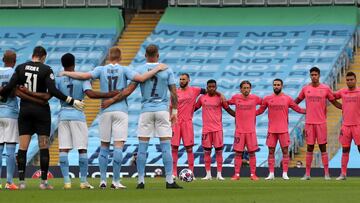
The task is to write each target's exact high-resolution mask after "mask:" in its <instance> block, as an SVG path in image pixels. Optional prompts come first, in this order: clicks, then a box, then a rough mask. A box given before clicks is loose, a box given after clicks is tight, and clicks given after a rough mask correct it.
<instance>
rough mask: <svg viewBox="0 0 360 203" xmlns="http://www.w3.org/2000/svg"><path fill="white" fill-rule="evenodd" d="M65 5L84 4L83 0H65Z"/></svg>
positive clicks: (79, 5) (76, 5)
mask: <svg viewBox="0 0 360 203" xmlns="http://www.w3.org/2000/svg"><path fill="white" fill-rule="evenodd" d="M65 5H66V6H67V7H83V6H86V2H85V0H66V1H65Z"/></svg>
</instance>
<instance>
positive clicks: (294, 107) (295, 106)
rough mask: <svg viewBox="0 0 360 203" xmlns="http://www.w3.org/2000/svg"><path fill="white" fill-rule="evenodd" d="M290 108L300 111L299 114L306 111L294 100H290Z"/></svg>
mask: <svg viewBox="0 0 360 203" xmlns="http://www.w3.org/2000/svg"><path fill="white" fill-rule="evenodd" d="M290 108H291V109H292V110H294V111H296V112H298V113H301V114H305V113H306V110H305V109H303V108H301V107H300V106H299V105H298V104H297V103H295V102H294V101H291V102H290Z"/></svg>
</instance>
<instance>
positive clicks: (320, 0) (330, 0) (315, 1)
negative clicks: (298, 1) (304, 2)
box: [311, 0, 334, 5]
mask: <svg viewBox="0 0 360 203" xmlns="http://www.w3.org/2000/svg"><path fill="white" fill-rule="evenodd" d="M311 4H312V5H332V4H334V0H312V1H311Z"/></svg>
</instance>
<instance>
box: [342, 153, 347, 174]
mask: <svg viewBox="0 0 360 203" xmlns="http://www.w3.org/2000/svg"><path fill="white" fill-rule="evenodd" d="M348 162H349V153H348V152H347V153H344V152H343V154H342V157H341V174H343V175H345V176H346V172H347V165H348Z"/></svg>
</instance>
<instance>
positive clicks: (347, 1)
mask: <svg viewBox="0 0 360 203" xmlns="http://www.w3.org/2000/svg"><path fill="white" fill-rule="evenodd" d="M355 4H360V0H169V5H170V6H267V5H268V6H289V5H355Z"/></svg>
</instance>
